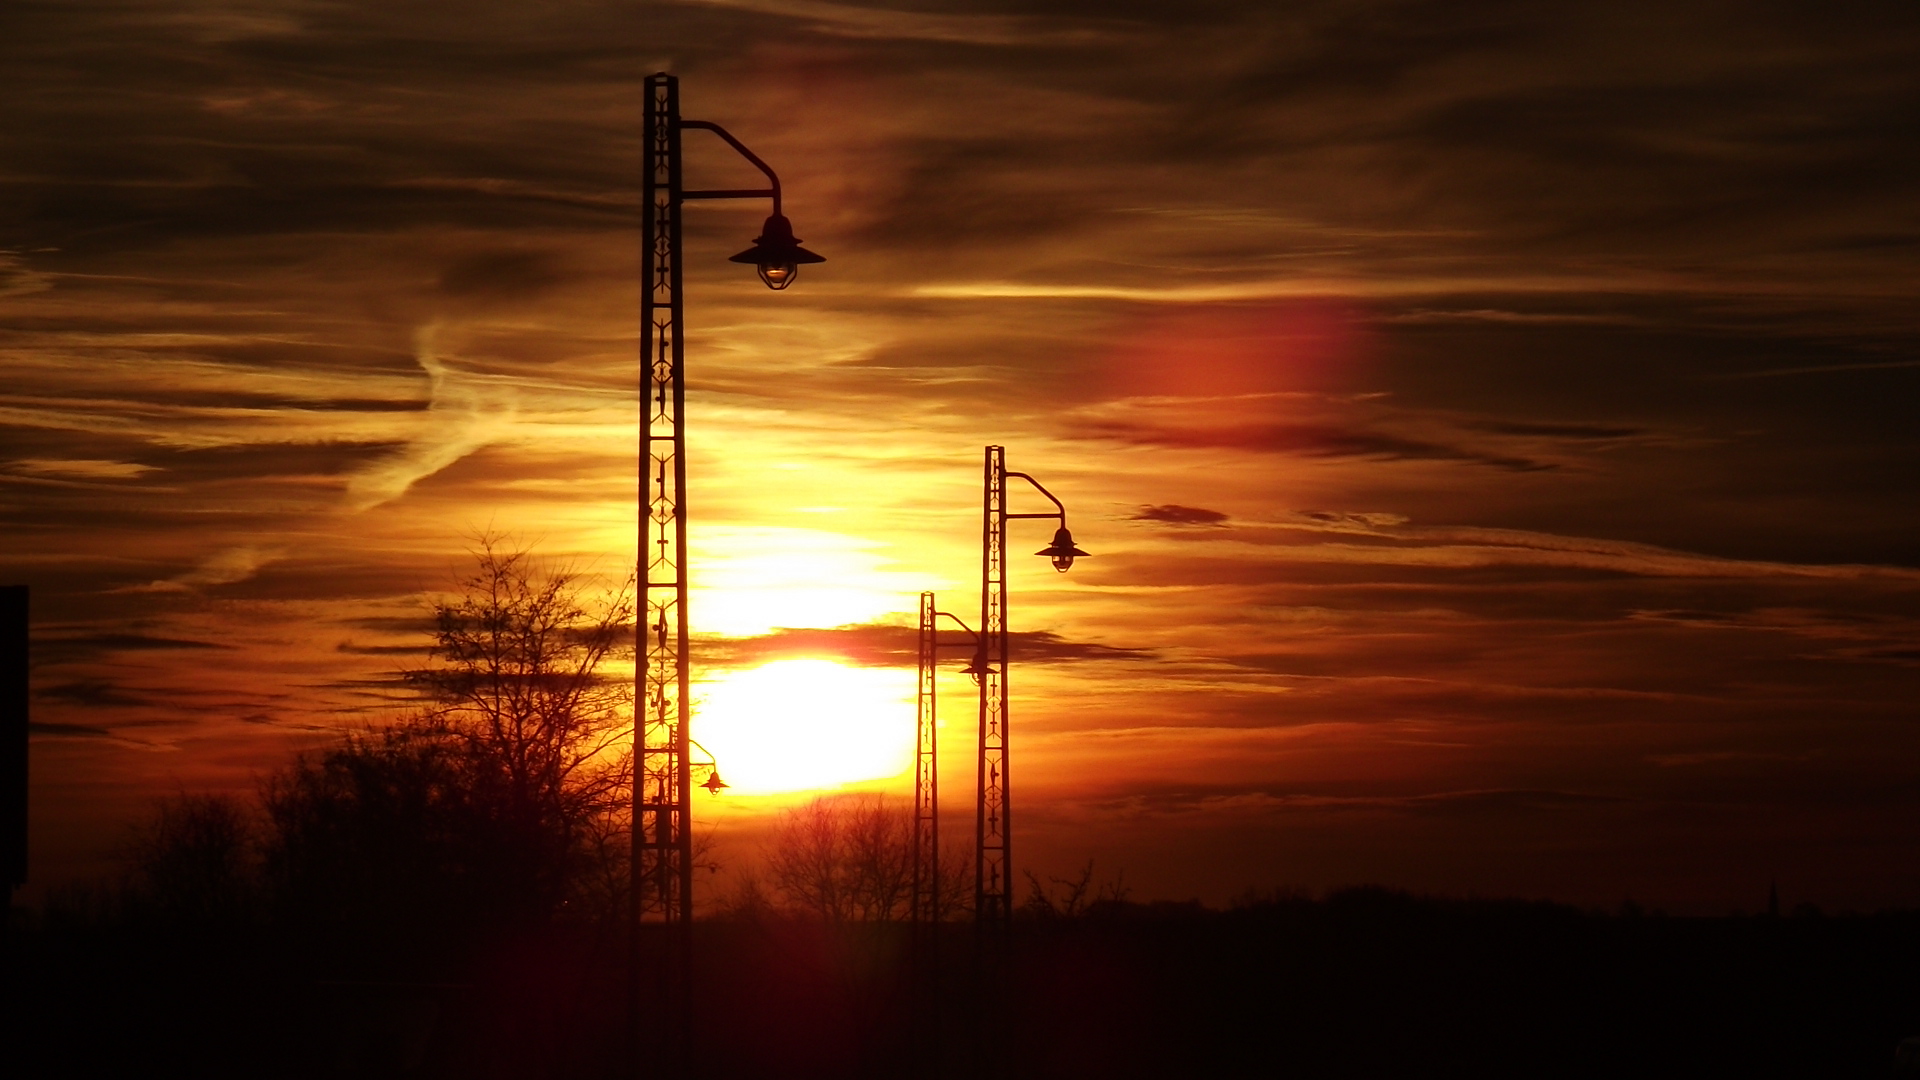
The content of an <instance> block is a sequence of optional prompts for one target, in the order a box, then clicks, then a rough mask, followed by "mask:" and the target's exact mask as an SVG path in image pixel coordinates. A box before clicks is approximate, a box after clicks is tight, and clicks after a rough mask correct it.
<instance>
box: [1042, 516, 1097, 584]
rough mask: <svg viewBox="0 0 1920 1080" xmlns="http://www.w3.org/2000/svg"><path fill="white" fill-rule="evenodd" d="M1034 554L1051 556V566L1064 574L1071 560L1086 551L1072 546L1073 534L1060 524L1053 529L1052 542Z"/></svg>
mask: <svg viewBox="0 0 1920 1080" xmlns="http://www.w3.org/2000/svg"><path fill="white" fill-rule="evenodd" d="M1034 554H1035V555H1048V556H1052V558H1053V568H1054V569H1055V570H1058V571H1060V572H1061V573H1063V574H1064V573H1066V572H1067V568H1068V567H1070V566H1072V565H1073V560H1074V559H1075V558H1078V557H1080V556H1084V555H1086V552H1084V551H1081V550H1080V549H1079V548H1077V547H1074V546H1073V534H1072V533H1070V532H1068V531H1067V527H1066V526H1065V525H1062V526H1060V527H1059V528H1058V529H1055V530H1054V531H1053V543H1051V544H1048V545H1047V546H1046V547H1043V548H1041V549H1040V550H1039V551H1036V552H1034Z"/></svg>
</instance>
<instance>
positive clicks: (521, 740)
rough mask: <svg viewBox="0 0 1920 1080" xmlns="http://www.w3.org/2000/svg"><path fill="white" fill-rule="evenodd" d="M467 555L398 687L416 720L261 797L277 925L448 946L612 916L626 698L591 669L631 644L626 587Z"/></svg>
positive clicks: (405, 720) (337, 753)
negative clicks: (414, 698) (596, 590)
mask: <svg viewBox="0 0 1920 1080" xmlns="http://www.w3.org/2000/svg"><path fill="white" fill-rule="evenodd" d="M473 555H474V559H475V563H476V566H475V569H474V572H473V573H471V574H470V575H468V576H467V577H465V578H463V579H462V580H461V581H460V583H459V592H458V594H457V595H456V596H455V597H453V598H451V599H448V600H446V601H443V602H441V603H439V604H437V605H436V606H435V609H434V644H433V648H432V651H431V653H430V655H429V660H428V663H427V664H426V665H425V666H424V667H422V668H420V669H418V670H415V671H410V672H407V673H405V674H406V678H407V681H408V682H409V683H410V684H411V685H413V686H414V687H416V688H417V689H418V690H419V691H420V693H421V697H422V699H423V701H422V705H421V707H420V708H418V709H417V710H416V711H414V712H412V713H409V714H408V715H406V716H403V717H402V718H400V719H399V720H397V721H395V722H394V723H392V724H390V725H388V726H386V727H383V728H379V729H375V730H371V731H368V732H364V733H360V734H355V735H351V736H349V737H348V738H346V739H345V740H344V741H343V742H342V743H341V744H339V745H338V746H335V747H333V748H331V749H328V750H325V751H322V752H318V753H311V754H307V755H303V756H302V757H300V758H299V759H297V760H296V761H295V762H294V763H293V764H292V765H291V766H289V767H287V768H286V769H283V770H281V771H280V772H279V773H277V774H275V775H273V776H272V777H270V778H269V779H268V780H267V782H266V784H265V785H264V790H263V802H264V804H265V810H266V818H267V822H268V842H267V845H266V848H267V858H266V867H267V871H268V879H269V882H270V883H271V886H272V892H273V894H274V895H275V897H276V898H277V899H278V902H279V906H280V909H281V911H282V913H283V914H285V915H287V916H290V917H294V918H297V919H298V920H300V921H301V922H302V923H305V924H308V925H312V926H318V927H328V926H331V927H334V928H337V929H341V930H346V931H349V932H351V933H355V934H363V935H364V933H365V932H366V931H367V930H368V928H376V927H377V928H380V929H381V932H382V933H389V932H391V933H399V934H411V935H415V936H417V937H420V938H421V939H423V940H425V939H438V940H442V941H450V940H452V939H454V938H457V937H460V936H463V935H468V934H471V933H474V932H480V931H483V930H485V929H488V928H499V927H502V926H509V925H519V926H524V925H529V924H535V923H540V922H544V921H548V920H551V919H553V918H555V917H558V916H561V915H563V914H567V913H569V912H584V913H586V914H588V915H590V916H591V915H598V914H611V913H613V912H617V911H619V910H620V904H621V902H622V901H621V896H622V894H621V893H620V891H619V890H620V884H619V883H620V882H621V881H622V880H623V879H624V866H625V859H624V852H625V848H626V842H625V836H626V832H625V830H626V799H625V792H626V790H627V781H628V778H629V777H630V776H631V772H630V769H629V764H630V752H629V750H628V746H627V743H628V736H629V735H630V733H631V730H632V728H631V720H630V717H631V709H630V708H629V705H630V702H631V696H632V695H631V688H630V686H629V684H628V683H627V681H626V680H625V679H609V678H607V677H605V676H604V675H603V674H602V673H601V670H600V669H601V667H602V666H603V665H604V664H605V663H606V661H608V660H609V659H613V658H616V657H618V656H619V655H620V653H621V651H622V649H623V648H624V647H625V646H626V643H627V640H628V637H629V635H630V633H631V620H632V613H633V605H632V585H631V581H629V582H627V583H626V584H624V585H622V586H620V587H616V588H615V589H614V590H612V591H611V592H610V593H608V594H607V595H605V596H602V597H598V598H589V597H588V596H587V595H586V593H585V591H584V590H583V589H582V588H581V586H580V584H579V582H578V579H577V578H576V577H575V576H574V575H572V574H570V573H567V572H565V571H555V570H550V569H547V568H544V567H541V566H540V565H538V564H537V563H536V562H535V561H534V560H533V559H532V558H531V557H530V556H529V555H528V554H527V553H526V552H524V551H519V550H508V549H506V548H505V547H504V545H503V543H502V542H501V540H500V538H499V537H497V536H495V535H492V534H487V535H483V536H481V537H480V538H479V542H478V546H477V548H476V549H475V550H474V551H473ZM615 864H617V865H615ZM403 928H404V929H403ZM375 936H378V935H375Z"/></svg>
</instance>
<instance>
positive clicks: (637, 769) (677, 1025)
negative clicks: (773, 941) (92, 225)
mask: <svg viewBox="0 0 1920 1080" xmlns="http://www.w3.org/2000/svg"><path fill="white" fill-rule="evenodd" d="M646 85H647V119H646V148H645V153H646V159H645V163H644V168H645V183H644V191H643V204H644V207H645V218H644V223H643V227H644V230H645V236H646V249H645V259H646V283H645V285H644V287H643V288H642V289H641V301H640V322H641V328H642V334H643V338H644V340H643V342H642V348H643V350H644V351H643V353H642V356H641V364H640V368H641V372H642V375H641V385H640V401H641V409H642V410H643V412H644V416H643V418H642V423H641V430H640V455H639V456H640V462H641V468H642V473H641V476H640V484H641V486H642V488H643V490H642V492H641V502H642V504H643V505H645V506H646V508H647V509H646V512H645V516H644V517H643V518H642V519H641V521H640V522H639V554H638V558H639V562H640V567H639V578H640V581H641V583H642V584H641V589H642V593H643V596H644V601H645V605H644V609H643V615H644V617H643V619H642V620H641V621H640V623H639V624H638V625H637V626H636V627H635V630H636V636H638V637H640V638H641V639H642V640H641V641H640V642H638V643H636V644H637V647H636V650H635V651H636V654H637V655H636V659H637V660H638V661H639V662H638V663H636V664H635V665H634V715H635V717H636V722H635V723H634V728H633V822H632V831H633V848H632V852H631V857H632V867H631V873H632V878H631V882H630V890H631V896H630V901H631V904H632V911H631V916H632V917H631V919H630V923H629V930H630V931H631V947H630V953H629V957H628V960H629V965H630V967H629V972H628V979H629V1008H630V1012H629V1038H630V1039H631V1043H632V1046H631V1049H632V1057H631V1063H632V1065H633V1070H634V1074H635V1075H636V1076H641V1075H645V1074H646V1073H647V1071H648V1068H649V1066H650V1065H651V1066H652V1068H653V1070H654V1071H655V1072H657V1073H660V1074H662V1075H668V1076H672V1075H677V1074H678V1073H679V1072H681V1071H682V1070H681V1069H680V1068H679V1065H680V1063H682V1062H683V1061H684V1060H685V1050H686V1047H687V1046H688V1045H689V1044H690V1031H689V1025H690V1024H691V1020H692V1008H691V996H692V967H691V942H690V931H691V926H690V920H691V918H692V914H693V865H692V863H693V860H692V857H691V856H692V848H691V842H692V832H691V829H690V828H689V827H688V826H689V810H690V807H689V806H688V792H689V785H688V779H689V778H688V756H687V737H688V732H687V724H686V720H687V698H688V689H689V674H690V673H689V671H688V663H687V659H688V657H687V559H686V549H687V519H686V481H687V465H686V430H685V427H684V425H683V423H682V417H683V413H684V411H685V407H686V380H685V376H684V349H683V342H682V329H681V328H682V325H683V323H682V311H681V273H680V204H681V192H680V100H679V81H678V80H677V79H675V78H674V77H673V76H671V75H665V74H659V75H652V76H649V77H648V78H647V84H646ZM649 937H651V938H653V940H651V941H649ZM649 954H651V955H649ZM649 961H653V962H652V963H649Z"/></svg>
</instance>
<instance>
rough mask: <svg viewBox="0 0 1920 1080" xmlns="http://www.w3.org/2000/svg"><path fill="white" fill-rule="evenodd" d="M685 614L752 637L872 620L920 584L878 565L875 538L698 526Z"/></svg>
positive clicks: (697, 622) (906, 602)
mask: <svg viewBox="0 0 1920 1080" xmlns="http://www.w3.org/2000/svg"><path fill="white" fill-rule="evenodd" d="M695 531H696V532H697V533H698V535H697V536H695V537H692V538H691V540H690V542H689V546H690V547H691V548H692V549H693V565H692V581H693V583H694V584H693V595H692V596H691V597H689V599H688V606H689V616H690V617H691V619H692V622H693V627H694V629H695V631H696V632H699V633H718V634H726V635H729V636H731V637H750V636H753V635H756V634H765V633H767V632H769V631H771V630H773V629H775V628H776V627H829V626H847V625H849V624H852V623H863V622H873V621H875V620H877V619H879V618H880V617H881V616H884V615H890V614H894V613H897V612H903V611H907V610H909V609H911V607H912V603H913V597H914V596H916V595H917V594H918V591H919V588H920V585H919V584H918V580H917V579H915V578H913V576H912V575H910V574H907V573H903V572H900V571H892V570H886V569H883V567H885V566H886V565H887V564H888V560H887V559H886V558H884V557H883V556H881V555H878V554H875V553H874V551H873V549H874V548H878V547H881V546H882V545H881V544H880V543H879V542H878V541H875V540H869V539H866V538H863V537H858V536H849V535H847V534H845V533H836V532H828V531H825V530H820V529H794V528H777V527H764V526H763V527H746V526H708V527H705V528H701V529H697V530H695Z"/></svg>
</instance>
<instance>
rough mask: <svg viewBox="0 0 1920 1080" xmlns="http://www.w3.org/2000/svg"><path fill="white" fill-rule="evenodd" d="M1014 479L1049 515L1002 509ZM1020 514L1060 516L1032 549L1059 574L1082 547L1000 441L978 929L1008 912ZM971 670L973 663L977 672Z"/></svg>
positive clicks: (992, 536)
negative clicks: (1012, 531)
mask: <svg viewBox="0 0 1920 1080" xmlns="http://www.w3.org/2000/svg"><path fill="white" fill-rule="evenodd" d="M1009 478H1017V479H1020V480H1024V481H1026V482H1027V484H1028V486H1030V487H1032V488H1033V489H1034V490H1035V491H1038V492H1039V493H1040V494H1042V495H1045V496H1046V497H1047V500H1048V501H1049V502H1051V503H1053V506H1054V509H1053V512H1051V513H1039V514H1011V513H1008V512H1007V480H1008V479H1009ZM1022 518H1042V519H1052V520H1054V521H1057V522H1059V527H1058V528H1057V529H1055V530H1054V533H1053V543H1051V544H1048V545H1047V546H1046V547H1044V548H1041V549H1040V550H1039V551H1037V552H1035V553H1034V554H1036V555H1045V556H1048V557H1049V558H1051V559H1052V561H1053V568H1054V569H1055V570H1058V571H1060V572H1061V573H1065V572H1066V571H1067V568H1068V567H1071V566H1072V565H1073V560H1074V559H1076V558H1079V557H1082V556H1085V555H1086V554H1087V553H1086V552H1084V551H1081V550H1080V549H1079V548H1077V547H1075V546H1074V544H1073V534H1072V533H1071V532H1068V531H1067V508H1066V507H1065V506H1063V505H1062V504H1061V502H1060V500H1059V499H1056V498H1054V496H1053V492H1051V491H1048V490H1047V489H1046V488H1044V487H1042V486H1041V485H1040V481H1038V480H1035V479H1034V478H1033V477H1031V476H1028V475H1027V474H1026V473H1022V472H1008V471H1007V454H1006V450H1005V448H1003V447H999V446H989V447H987V452H986V481H985V497H984V499H983V505H982V514H981V526H980V529H981V532H980V649H979V651H978V653H976V658H975V663H974V665H973V669H969V673H970V674H975V675H976V677H977V678H978V679H979V680H980V747H979V761H978V765H977V769H978V772H977V773H976V774H975V777H976V783H977V784H978V785H979V790H978V792H977V796H978V797H977V799H976V800H975V807H974V841H975V845H974V860H975V861H974V878H973V913H974V919H975V921H976V922H978V923H979V925H980V926H981V927H982V928H983V929H995V928H999V929H1004V928H1005V927H1006V925H1007V924H1008V922H1009V921H1010V920H1011V919H1012V917H1013V908H1012V905H1011V903H1010V899H1011V898H1010V896H1009V891H1008V890H1009V888H1010V882H1009V880H1008V879H1009V877H1010V876H1011V875H1012V873H1013V823H1012V810H1013V805H1012V801H1011V799H1010V797H1009V796H1010V793H1011V790H1012V788H1011V784H1010V779H1009V775H1008V764H1009V761H1008V755H1007V661H1008V659H1009V650H1008V647H1007V567H1006V536H1007V522H1009V521H1015V520H1019V519H1022ZM974 669H978V670H977V672H976V671H975V670H974Z"/></svg>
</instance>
